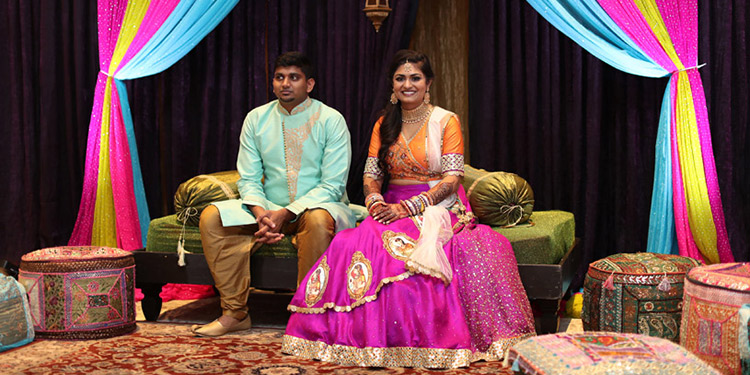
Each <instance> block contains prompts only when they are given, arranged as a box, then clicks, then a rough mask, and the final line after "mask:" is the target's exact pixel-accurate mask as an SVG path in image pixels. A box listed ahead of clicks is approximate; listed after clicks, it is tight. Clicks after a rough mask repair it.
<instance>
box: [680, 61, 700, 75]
mask: <svg viewBox="0 0 750 375" xmlns="http://www.w3.org/2000/svg"><path fill="white" fill-rule="evenodd" d="M704 66H706V63H703V64H700V65H696V66H691V67H689V68H682V69H678V70H675V71H674V72H672V74H675V73H679V72H684V71H687V70H690V69H700V68H702V67H704Z"/></svg>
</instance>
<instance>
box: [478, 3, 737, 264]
mask: <svg viewBox="0 0 750 375" xmlns="http://www.w3.org/2000/svg"><path fill="white" fill-rule="evenodd" d="M699 6H700V9H699V24H700V30H699V33H700V34H699V35H700V36H699V38H700V45H699V63H706V64H707V65H706V66H705V67H703V68H702V69H701V70H700V72H701V76H702V78H703V82H704V85H705V89H706V97H707V102H708V104H707V105H708V111H709V121H710V124H711V136H712V138H713V148H714V155H715V158H716V167H717V173H718V177H719V184H720V187H721V194H722V199H723V205H724V212H725V215H726V223H727V230H728V232H729V239H730V242H731V246H732V251H733V253H734V255H735V258H736V259H737V260H738V261H748V260H750V248H748V245H750V243H749V242H748V240H749V237H748V233H750V213H749V212H750V210H749V208H750V204H749V203H750V197H749V196H750V175H748V166H749V164H748V158H747V156H745V155H746V154H747V150H748V149H749V147H750V137H748V125H749V124H750V118H749V115H750V114H749V113H748V108H750V104H749V100H750V96H749V95H748V86H749V85H748V83H750V82H748V74H747V71H748V69H750V59H749V57H750V56H748V40H746V39H745V32H746V29H747V22H748V20H750V6H748V5H747V4H746V3H745V1H743V0H734V1H701V2H699ZM469 25H470V26H469V28H470V30H469V40H470V41H471V43H470V58H469V72H470V73H469V86H470V90H469V93H470V94H469V103H470V105H469V108H470V110H469V121H470V126H469V131H470V134H471V140H470V141H471V143H470V146H471V150H472V152H471V163H472V164H473V165H474V166H476V167H482V168H485V169H490V170H502V171H509V172H515V173H517V174H519V175H520V176H522V177H524V178H525V179H527V181H528V182H529V184H530V185H531V187H532V188H533V189H534V196H535V198H536V203H535V206H534V209H535V210H550V209H560V210H566V211H571V212H573V213H574V214H575V217H576V232H577V235H578V236H579V237H581V238H582V239H583V247H584V251H585V256H586V259H585V260H586V262H584V263H585V264H584V265H583V266H585V265H587V264H588V262H591V261H593V260H596V259H599V258H603V257H605V256H607V255H610V254H614V253H619V252H638V251H645V250H646V241H647V235H648V219H649V212H650V204H651V189H652V186H653V173H654V149H655V144H656V139H655V138H656V131H657V127H658V120H659V113H660V108H661V102H662V97H663V95H664V91H665V89H666V86H667V78H663V79H653V78H643V77H636V76H633V75H629V74H626V73H623V72H621V71H618V70H616V69H614V68H612V67H610V66H609V65H606V64H605V63H603V62H601V61H599V60H598V59H597V58H595V57H593V56H592V55H590V54H589V53H588V52H586V51H584V50H582V49H581V48H580V47H579V46H578V45H577V44H576V43H575V42H573V41H571V40H570V39H568V38H567V37H566V36H564V35H563V34H561V33H560V32H558V31H557V30H556V29H555V28H554V27H553V26H552V25H550V24H549V23H548V22H547V21H546V20H544V19H543V18H542V17H541V16H540V15H539V14H538V13H537V12H536V11H535V10H534V9H533V8H532V7H531V6H529V5H528V4H527V3H526V2H525V1H524V0H501V1H472V2H471V3H470V22H469ZM582 270H583V269H582Z"/></svg>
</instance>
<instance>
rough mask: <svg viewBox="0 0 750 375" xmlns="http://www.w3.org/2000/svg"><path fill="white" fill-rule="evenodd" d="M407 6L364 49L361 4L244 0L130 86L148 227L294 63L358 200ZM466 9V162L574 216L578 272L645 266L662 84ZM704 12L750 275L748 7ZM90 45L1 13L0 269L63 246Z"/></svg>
mask: <svg viewBox="0 0 750 375" xmlns="http://www.w3.org/2000/svg"><path fill="white" fill-rule="evenodd" d="M416 6H417V5H416V1H408V0H400V1H396V0H392V1H391V7H393V8H395V9H396V11H395V12H394V13H392V14H391V16H389V17H388V18H387V19H386V21H385V23H384V25H383V28H381V31H380V32H379V33H377V34H376V33H374V32H372V26H371V24H370V22H369V20H367V19H366V18H365V16H364V14H363V13H362V12H361V8H362V4H360V2H358V1H351V0H335V1H334V0H330V1H324V2H321V1H311V0H308V1H302V0H299V1H283V0H274V1H271V0H268V1H241V2H240V3H239V4H238V5H237V7H236V8H235V9H234V10H233V11H232V12H231V13H230V14H229V16H228V17H227V18H226V19H225V20H224V21H223V22H222V23H221V24H220V25H219V26H218V27H217V28H216V29H215V30H214V31H213V32H212V33H211V34H209V35H208V36H207V37H206V38H205V39H204V40H203V41H202V42H201V44H199V45H198V46H197V47H196V48H195V49H194V50H193V51H191V52H190V54H188V55H187V56H186V57H185V58H184V59H183V60H182V61H180V62H178V63H177V64H175V66H173V67H171V68H170V69H168V70H167V71H165V72H164V73H161V74H158V75H155V76H152V77H146V78H141V79H138V80H135V81H131V82H129V83H128V95H129V97H130V103H131V105H132V111H133V116H134V119H133V120H134V123H135V127H136V129H135V132H136V136H137V142H138V148H139V156H140V158H141V163H142V168H143V177H144V181H145V185H146V194H147V198H148V202H149V209H150V212H151V214H152V216H153V217H157V216H160V215H162V214H167V213H171V212H173V208H172V196H173V194H174V192H175V190H176V189H177V186H178V185H179V184H180V183H181V182H182V181H184V180H186V179H188V178H190V177H192V176H194V175H197V174H200V173H209V172H214V171H219V170H227V169H233V168H234V163H235V158H236V152H237V148H238V144H237V143H238V139H237V138H238V136H239V130H240V127H241V123H242V119H243V118H244V116H245V114H246V113H247V111H248V110H250V109H251V108H252V107H254V106H256V105H259V104H262V103H265V102H266V101H268V100H269V99H271V98H272V94H271V92H270V90H269V83H268V81H267V79H266V66H267V65H266V64H267V62H268V64H269V65H268V69H271V66H270V64H272V62H273V59H274V58H275V57H276V56H277V55H278V54H279V53H280V52H283V51H286V50H290V49H300V50H303V51H305V52H306V53H308V54H309V55H310V56H311V57H312V58H313V59H314V60H315V61H316V62H317V65H318V76H319V77H318V82H317V85H316V89H315V90H314V92H313V96H314V97H316V98H319V99H321V100H324V101H325V102H327V103H328V104H330V105H332V106H333V107H334V108H336V109H338V110H339V111H341V112H342V113H343V114H344V116H345V117H346V119H347V122H348V123H349V127H350V130H351V132H352V140H353V147H354V150H355V157H354V160H353V162H352V176H351V177H350V180H349V182H350V183H349V193H350V195H351V196H352V199H353V200H355V201H356V200H357V199H358V197H357V194H361V193H360V189H361V186H360V185H361V172H362V160H363V156H364V153H365V152H366V145H367V142H368V140H369V135H370V131H371V129H372V123H373V122H374V120H375V113H376V112H377V110H378V109H379V108H380V107H381V106H382V104H383V103H384V102H385V100H386V99H387V95H388V90H387V81H386V79H385V77H384V74H385V73H384V69H385V64H387V60H388V59H389V58H390V56H391V55H392V54H393V53H394V52H395V51H396V50H397V49H398V48H401V47H403V46H405V45H406V44H408V41H409V36H410V35H411V32H410V27H411V24H412V23H413V14H414V13H415V12H416ZM470 6H471V23H470V28H471V29H470V43H471V44H470V53H471V54H470V59H469V61H470V72H471V73H470V77H469V84H470V90H469V91H470V93H471V94H470V104H471V106H470V108H471V113H470V118H469V127H470V131H471V138H470V139H471V144H470V146H471V147H472V153H471V164H473V165H475V166H477V167H482V168H488V169H493V170H505V171H512V172H516V173H518V174H519V175H521V176H523V177H524V178H526V179H527V180H528V181H529V183H530V184H531V186H532V187H533V188H534V191H535V193H536V194H535V195H536V199H537V201H536V206H535V208H537V209H540V210H541V209H563V210H568V211H571V212H573V213H575V215H576V218H577V233H578V235H579V236H580V237H582V238H583V240H584V243H583V246H584V249H585V251H586V254H587V256H588V258H589V260H593V259H597V258H601V257H604V256H606V255H608V254H611V253H615V252H622V251H631V252H632V251H643V250H644V249H645V243H646V235H647V228H648V221H647V220H648V213H649V203H650V192H651V186H652V179H653V153H654V151H653V150H654V145H655V137H656V127H657V122H658V114H659V106H660V104H661V98H662V95H663V93H664V90H665V88H666V80H661V79H648V78H641V77H633V76H630V75H627V74H624V73H621V72H618V71H616V70H615V69H613V68H611V67H609V66H607V65H605V64H604V63H602V62H600V61H598V60H597V59H596V58H594V57H592V56H591V55H589V54H588V53H586V52H585V51H582V50H581V49H580V48H579V47H578V46H577V45H576V44H575V43H573V42H572V41H570V40H569V39H567V38H566V37H565V36H563V35H561V34H560V33H559V32H557V30H555V29H554V28H553V27H552V26H550V25H549V24H548V23H547V22H546V21H545V20H543V19H542V18H541V17H540V16H539V15H538V14H536V12H534V10H533V9H532V8H531V7H530V6H529V5H528V4H526V3H525V1H522V0H502V1H494V2H490V1H472V2H471V3H470ZM699 6H700V9H699V25H700V30H699V32H700V34H699V35H700V36H699V38H700V45H699V61H700V62H701V63H704V62H705V63H707V65H706V66H705V67H703V68H702V69H701V70H700V72H701V76H702V78H703V82H704V86H705V88H706V97H707V100H708V109H709V120H710V123H711V127H712V134H711V136H712V138H713V144H714V155H715V158H716V167H717V172H718V175H719V184H720V186H721V192H722V199H723V202H724V211H725V215H726V221H727V229H728V231H729V238H730V242H731V244H732V250H733V252H734V255H735V257H736V258H737V260H739V261H748V260H750V247H749V246H750V241H749V238H748V236H750V235H749V234H748V233H750V209H749V208H750V176H749V175H748V173H749V172H748V169H749V168H748V166H750V163H749V162H748V158H747V157H746V156H745V155H746V154H747V150H750V137H749V136H748V127H749V126H748V125H750V104H749V103H750V95H749V93H748V90H749V88H750V82H749V81H748V75H747V71H748V70H750V66H748V65H750V63H749V61H750V56H748V50H749V49H750V48H749V47H750V46H749V45H748V44H750V40H749V39H746V38H745V32H746V29H747V22H748V20H749V19H750V6H748V5H746V4H745V2H744V1H742V0H732V1H702V2H700V3H699ZM266 20H274V21H273V22H266ZM276 20H278V21H276ZM266 30H268V31H267V32H266ZM96 46H97V39H96V4H95V2H90V1H85V0H74V1H62V2H59V1H51V2H48V1H44V2H43V1H41V0H32V1H28V0H5V1H0V52H4V56H5V58H2V59H0V82H1V83H2V84H1V86H0V87H1V88H2V90H0V116H1V117H0V118H2V120H1V123H2V131H0V144H1V145H2V147H0V176H1V178H0V199H1V200H2V202H3V203H2V204H0V214H1V215H2V217H3V218H4V221H3V223H2V225H0V260H2V259H9V260H11V261H15V262H17V261H18V260H19V259H20V257H21V255H22V254H24V253H26V252H29V251H32V250H34V249H37V248H40V247H44V246H54V245H61V244H64V243H66V242H67V240H68V238H69V236H70V233H71V231H72V229H73V224H74V223H75V218H76V213H77V210H78V203H79V200H80V197H81V186H82V180H83V167H84V156H85V155H84V153H85V148H86V147H85V145H86V134H87V127H88V121H89V116H90V114H91V104H92V101H93V88H94V82H95V81H96V74H97V72H98V60H97V59H98V51H97V47H96ZM623 103H632V104H633V105H630V106H626V105H623ZM490 150H491V151H490ZM357 152H359V153H360V154H359V155H357ZM359 198H360V199H361V197H359Z"/></svg>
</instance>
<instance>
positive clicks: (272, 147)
mask: <svg viewBox="0 0 750 375" xmlns="http://www.w3.org/2000/svg"><path fill="white" fill-rule="evenodd" d="M314 86H315V78H314V69H313V66H312V64H311V63H310V61H309V59H308V58H307V57H306V56H305V55H303V54H301V53H299V52H288V53H285V54H283V55H281V56H279V57H278V59H276V62H275V66H274V76H273V92H274V94H275V95H276V97H277V98H278V99H277V100H274V101H272V102H270V103H268V104H265V105H263V106H260V107H258V108H255V109H253V110H252V111H250V113H248V115H247V117H246V118H245V122H244V124H243V126H242V133H241V135H240V150H239V154H238V156H237V170H238V171H239V174H240V180H239V182H238V183H237V187H238V188H239V192H240V198H241V199H235V200H228V201H223V202H216V203H215V204H214V205H211V206H208V207H207V208H206V209H205V210H204V211H203V213H202V214H201V220H200V231H201V241H202V242H203V251H204V254H205V256H206V261H207V263H208V266H209V268H210V270H211V274H212V275H213V278H214V281H215V284H216V288H217V289H218V290H219V294H220V295H221V308H222V310H223V314H222V316H221V317H219V318H218V319H216V320H215V321H213V322H211V323H209V324H206V325H202V326H198V325H196V326H193V327H192V328H191V331H192V332H193V333H194V334H197V335H201V336H221V335H223V334H225V333H228V332H234V331H239V330H243V329H248V328H250V327H251V321H250V316H249V315H248V308H247V298H248V295H249V288H250V255H251V254H252V252H253V251H254V250H255V249H256V248H257V247H258V246H256V244H258V245H259V244H272V243H275V242H278V241H280V240H281V239H282V238H284V236H286V235H291V236H292V244H293V245H294V246H295V248H296V249H297V253H298V268H297V272H298V273H297V285H299V283H300V281H302V279H303V278H304V277H305V275H306V274H307V272H308V271H309V270H310V268H311V267H312V266H313V265H314V264H315V262H316V261H317V260H318V258H319V257H320V255H321V254H322V253H323V252H324V251H325V250H326V248H327V247H328V245H329V243H330V242H331V239H332V238H333V235H334V234H335V233H336V232H337V231H340V230H343V229H347V228H351V227H353V226H354V224H355V219H354V215H353V214H352V211H351V210H349V208H348V206H347V204H346V203H348V202H346V190H345V189H346V179H347V175H348V173H349V165H350V160H351V141H350V135H349V130H348V128H347V126H346V122H345V121H344V117H343V116H342V115H341V114H340V113H339V112H337V111H336V110H334V109H333V108H330V107H328V106H326V105H324V104H323V103H321V102H319V101H317V100H315V99H312V98H310V97H309V96H308V95H309V94H310V92H311V91H312V89H313V87H314Z"/></svg>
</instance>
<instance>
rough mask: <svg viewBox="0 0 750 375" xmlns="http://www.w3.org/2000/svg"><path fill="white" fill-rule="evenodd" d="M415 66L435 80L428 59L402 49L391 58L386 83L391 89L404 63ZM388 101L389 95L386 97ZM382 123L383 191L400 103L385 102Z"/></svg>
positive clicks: (380, 159) (397, 128)
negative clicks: (394, 77) (394, 78)
mask: <svg viewBox="0 0 750 375" xmlns="http://www.w3.org/2000/svg"><path fill="white" fill-rule="evenodd" d="M407 61H408V62H410V63H413V64H415V65H416V66H417V67H418V68H419V70H421V71H422V74H424V76H425V78H426V80H427V81H428V82H429V81H432V80H433V79H434V78H435V73H434V72H433V71H432V66H431V65H430V59H428V58H427V55H425V54H423V53H421V52H417V51H412V50H408V49H402V50H400V51H398V52H396V54H395V55H394V56H393V60H392V61H391V65H390V67H389V68H388V82H389V84H390V85H391V88H393V75H394V74H395V73H396V70H398V68H399V67H400V66H401V65H404V64H406V62H407ZM388 99H390V95H389V96H388ZM382 116H383V122H382V123H381V124H380V149H379V150H378V167H380V170H381V171H383V173H384V179H383V189H382V190H383V191H385V189H386V187H387V185H388V181H389V180H390V177H391V174H390V172H388V166H387V164H386V156H387V155H388V149H389V148H390V147H391V146H392V145H393V143H395V142H396V140H397V139H398V135H399V134H400V133H401V102H400V101H399V102H398V103H396V104H393V103H391V102H390V100H387V101H386V104H385V107H384V108H383V111H382Z"/></svg>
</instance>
